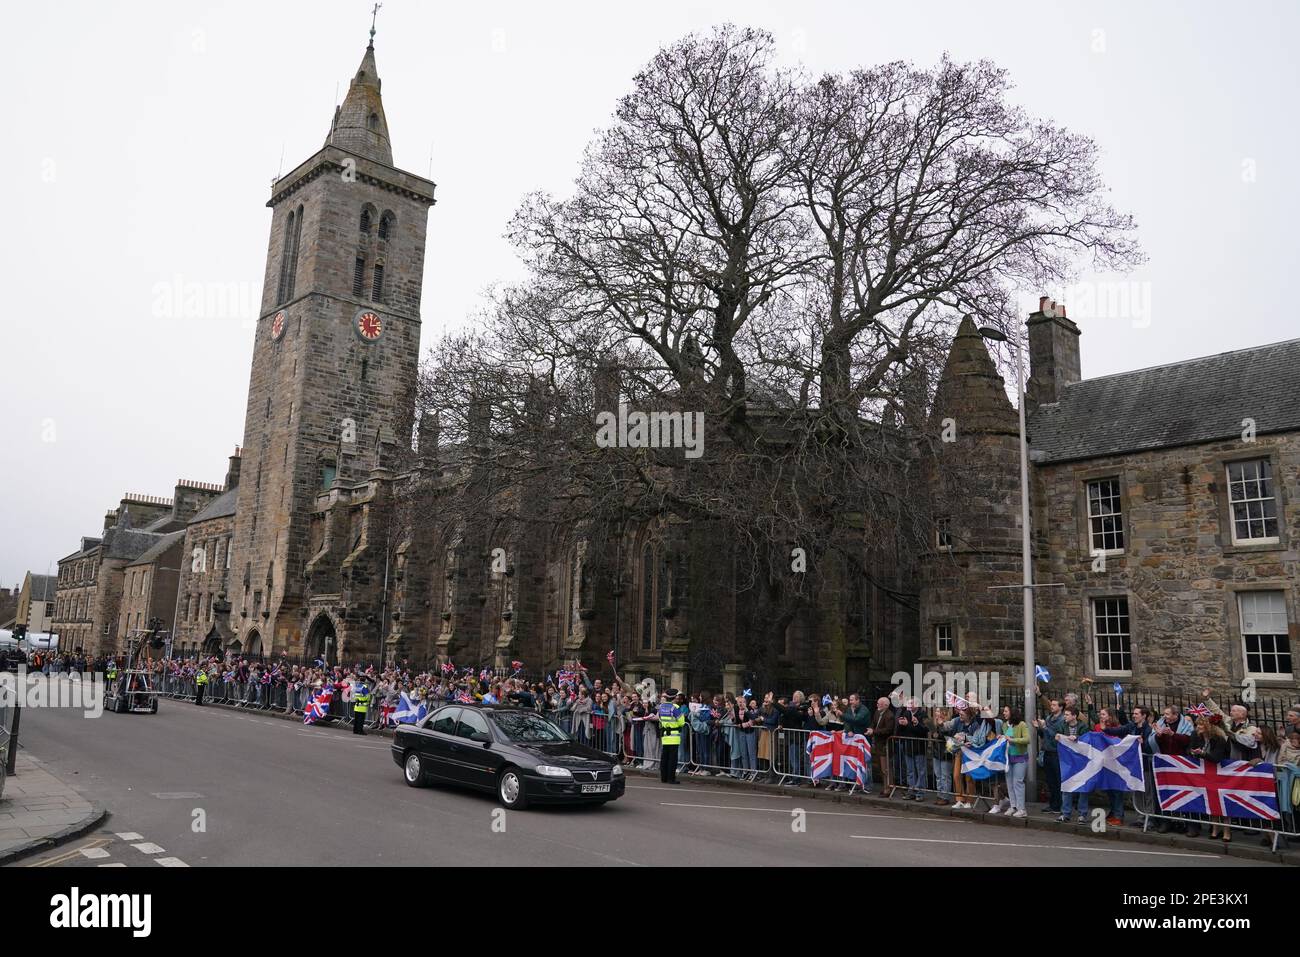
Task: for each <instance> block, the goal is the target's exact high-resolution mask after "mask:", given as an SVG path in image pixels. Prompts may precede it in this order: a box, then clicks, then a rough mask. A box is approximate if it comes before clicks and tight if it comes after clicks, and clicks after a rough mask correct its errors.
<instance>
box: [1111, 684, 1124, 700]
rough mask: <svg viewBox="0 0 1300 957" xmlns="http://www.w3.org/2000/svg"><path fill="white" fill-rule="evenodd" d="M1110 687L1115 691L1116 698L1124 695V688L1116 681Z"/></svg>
mask: <svg viewBox="0 0 1300 957" xmlns="http://www.w3.org/2000/svg"><path fill="white" fill-rule="evenodd" d="M1111 687H1112V688H1114V689H1115V694H1116V696H1119V695H1122V694H1123V693H1124V686H1123V685H1122V684H1120V683H1119V682H1118V681H1116V682H1115V683H1114V684H1113V685H1111Z"/></svg>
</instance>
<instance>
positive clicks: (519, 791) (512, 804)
mask: <svg viewBox="0 0 1300 957" xmlns="http://www.w3.org/2000/svg"><path fill="white" fill-rule="evenodd" d="M497 795H498V796H499V797H500V798H501V804H502V805H503V806H505V807H506V808H507V809H509V810H512V811H514V810H520V811H522V810H523V809H524V808H526V807H527V806H528V795H527V794H525V793H524V779H523V775H521V774H520V773H519V769H518V768H506V769H505V770H504V771H502V772H501V779H500V781H498V782H497Z"/></svg>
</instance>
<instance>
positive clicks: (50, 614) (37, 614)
mask: <svg viewBox="0 0 1300 957" xmlns="http://www.w3.org/2000/svg"><path fill="white" fill-rule="evenodd" d="M57 591H58V579H57V578H56V577H55V576H54V575H33V574H32V573H31V572H28V573H27V574H26V575H24V576H23V584H22V587H21V588H19V590H18V603H17V607H16V608H15V610H14V624H15V625H21V626H23V627H24V628H25V629H26V630H27V633H28V634H44V633H45V632H48V631H50V630H51V628H52V626H53V623H54V612H55V605H56V599H57Z"/></svg>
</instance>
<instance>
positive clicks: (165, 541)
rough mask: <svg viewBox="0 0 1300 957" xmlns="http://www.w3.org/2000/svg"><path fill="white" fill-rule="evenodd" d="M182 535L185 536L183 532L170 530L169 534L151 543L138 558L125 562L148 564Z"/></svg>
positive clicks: (154, 560) (155, 559)
mask: <svg viewBox="0 0 1300 957" xmlns="http://www.w3.org/2000/svg"><path fill="white" fill-rule="evenodd" d="M184 537H185V533H184V532H172V533H171V534H169V535H164V536H163V537H162V538H160V539H159V540H158V541H157V542H155V543H154V544H153V545H151V546H150V547H149V548H148V549H147V550H146V551H145V552H143V553H142V554H141V555H140V557H139V558H137V559H136V560H135V561H133V562H127V564H128V565H150V564H152V563H153V562H156V561H157V560H158V558H159V556H160V555H162V554H163V552H165V551H167V549H169V548H171V547H172V546H173V545H175V544H176V543H177V542H179V541H180V540H181V539H182V538H184Z"/></svg>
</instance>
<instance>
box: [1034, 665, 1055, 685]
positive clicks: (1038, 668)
mask: <svg viewBox="0 0 1300 957" xmlns="http://www.w3.org/2000/svg"><path fill="white" fill-rule="evenodd" d="M1034 680H1035V681H1041V682H1042V683H1043V684H1047V683H1049V682H1050V681H1051V680H1052V676H1051V674H1050V673H1049V672H1048V670H1047V669H1046V668H1044V667H1043V666H1042V665H1034Z"/></svg>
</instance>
